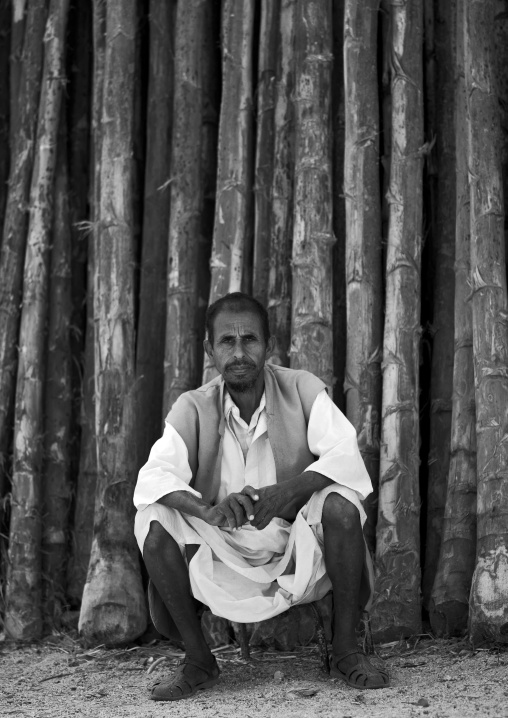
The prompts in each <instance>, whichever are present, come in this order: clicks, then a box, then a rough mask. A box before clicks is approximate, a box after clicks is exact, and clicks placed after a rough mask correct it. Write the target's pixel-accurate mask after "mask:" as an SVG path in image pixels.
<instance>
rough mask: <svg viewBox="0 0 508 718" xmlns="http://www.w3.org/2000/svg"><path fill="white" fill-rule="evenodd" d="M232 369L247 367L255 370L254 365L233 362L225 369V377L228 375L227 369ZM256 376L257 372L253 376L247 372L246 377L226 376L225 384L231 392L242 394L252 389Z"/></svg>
mask: <svg viewBox="0 0 508 718" xmlns="http://www.w3.org/2000/svg"><path fill="white" fill-rule="evenodd" d="M232 367H247V368H250V369H254V370H255V369H256V366H255V364H251V363H250V362H233V363H232V364H230V365H229V366H228V367H227V368H226V371H225V374H226V375H227V374H228V369H231V368H232ZM258 375H259V372H258V373H257V374H255V375H253V374H251V373H250V372H249V374H248V375H247V376H234V374H233V376H231V375H230V376H227V378H226V377H225V379H226V382H227V386H228V387H229V388H230V389H232V391H235V392H238V393H239V394H242V393H244V392H246V391H249V390H250V389H253V388H254V386H255V384H256V381H257V378H258Z"/></svg>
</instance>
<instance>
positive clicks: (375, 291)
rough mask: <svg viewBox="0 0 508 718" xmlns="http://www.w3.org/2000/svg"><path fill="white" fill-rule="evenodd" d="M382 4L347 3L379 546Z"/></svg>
mask: <svg viewBox="0 0 508 718" xmlns="http://www.w3.org/2000/svg"><path fill="white" fill-rule="evenodd" d="M378 7H379V0H370V1H369V2H365V3H363V4H362V5H361V6H360V5H358V3H357V2H355V0H346V5H345V23H344V83H345V89H346V92H345V106H346V144H345V161H344V167H345V169H344V194H345V197H346V286H347V357H346V379H345V392H346V412H347V417H348V419H349V420H350V421H351V423H352V424H353V426H354V427H355V429H356V432H357V434H358V446H359V448H360V451H361V454H362V457H363V460H364V463H365V467H366V469H367V471H368V472H369V476H370V477H371V480H372V484H373V486H374V488H375V491H374V494H373V495H372V498H371V497H369V498H370V501H369V502H368V503H367V507H366V508H367V522H366V524H365V526H364V532H365V535H366V537H367V543H368V544H369V547H370V548H371V550H374V547H375V537H376V518H377V490H376V489H377V483H378V476H379V438H380V410H381V366H380V365H381V358H382V340H383V306H382V263H381V193H380V187H379V164H378V163H379V105H378V95H377V26H378V23H377V18H378Z"/></svg>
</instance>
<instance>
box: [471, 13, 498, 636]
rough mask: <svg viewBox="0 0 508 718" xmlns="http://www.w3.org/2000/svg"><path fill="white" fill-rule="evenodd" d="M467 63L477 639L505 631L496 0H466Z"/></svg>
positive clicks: (474, 629) (474, 623)
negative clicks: (475, 447)
mask: <svg viewBox="0 0 508 718" xmlns="http://www.w3.org/2000/svg"><path fill="white" fill-rule="evenodd" d="M465 7H466V10H465V27H464V38H465V39H464V42H465V58H466V61H465V64H466V88H467V97H468V139H469V153H468V170H469V182H470V199H471V285H472V311H473V356H474V375H475V398H476V442H477V475H478V496H477V520H478V525H477V545H476V546H477V550H476V565H475V570H474V575H473V580H472V587H471V597H470V616H469V618H470V624H469V625H470V633H471V636H472V637H473V639H483V638H488V639H491V640H492V639H494V640H496V641H499V642H506V641H507V636H508V588H507V587H508V480H507V478H508V476H507V468H506V467H507V465H508V446H507V444H506V435H507V433H508V337H507V331H506V317H507V311H508V298H507V288H506V270H505V247H504V226H503V223H504V207H503V194H502V176H501V157H500V136H499V131H500V129H499V107H498V100H497V96H496V93H495V89H494V82H493V80H494V77H493V36H494V9H495V2H494V0H486V1H485V2H483V3H482V4H479V3H477V2H474V1H473V0H467V2H466V6H465Z"/></svg>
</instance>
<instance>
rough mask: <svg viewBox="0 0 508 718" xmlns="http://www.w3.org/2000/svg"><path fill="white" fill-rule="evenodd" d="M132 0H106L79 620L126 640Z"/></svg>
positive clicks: (134, 584) (133, 561)
mask: <svg viewBox="0 0 508 718" xmlns="http://www.w3.org/2000/svg"><path fill="white" fill-rule="evenodd" d="M136 10H137V8H136V4H135V3H132V4H131V5H129V6H126V5H125V4H124V3H123V2H121V0H110V2H108V4H107V8H106V39H105V44H106V54H105V66H104V91H103V101H102V149H101V170H100V219H99V232H98V236H97V239H98V242H97V245H96V246H94V262H95V271H94V274H95V276H94V320H95V393H96V404H95V426H96V433H97V461H98V476H97V489H96V503H95V521H94V536H93V543H92V552H91V557H90V566H89V569H88V576H87V582H86V585H85V588H84V591H83V601H82V604H81V613H80V617H79V630H80V632H81V633H82V635H83V636H84V638H85V640H86V641H87V642H88V643H90V642H97V643H99V642H102V643H107V644H117V643H124V642H125V641H129V640H133V639H134V638H136V637H137V636H139V635H141V634H142V633H143V631H144V630H145V627H146V609H145V597H144V594H143V589H142V585H141V576H140V572H139V562H138V551H137V547H136V544H135V541H134V535H133V531H132V522H133V513H134V510H133V506H132V491H133V487H134V483H135V478H136V450H135V433H134V430H135V403H134V384H135V376H134V349H135V347H134V291H133V290H134V232H135V227H134V219H133V200H134V197H133V187H134V182H135V164H134V157H133V153H134V119H135V118H134V110H135V98H134V90H135V82H136V80H135V73H136V71H137V67H136V63H135V60H136V41H135V38H136V28H137V12H136Z"/></svg>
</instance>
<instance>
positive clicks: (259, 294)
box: [252, 0, 280, 305]
mask: <svg viewBox="0 0 508 718" xmlns="http://www.w3.org/2000/svg"><path fill="white" fill-rule="evenodd" d="M279 16H280V0H262V2H261V27H260V31H259V55H258V82H257V91H256V95H257V136H256V159H255V187H254V196H255V208H254V254H253V267H252V291H253V294H254V296H255V297H256V299H258V300H259V301H260V302H261V303H262V304H264V305H265V304H266V302H267V299H268V268H269V246H270V231H271V226H270V189H271V184H272V176H273V166H274V162H275V159H274V141H275V134H274V133H275V125H274V114H275V77H276V69H275V66H276V61H277V48H278V38H279Z"/></svg>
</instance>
